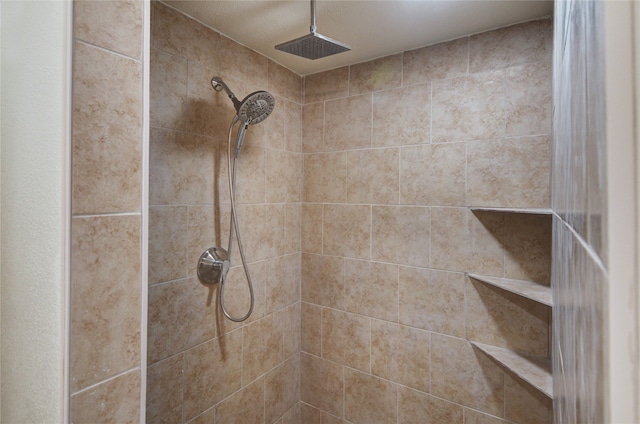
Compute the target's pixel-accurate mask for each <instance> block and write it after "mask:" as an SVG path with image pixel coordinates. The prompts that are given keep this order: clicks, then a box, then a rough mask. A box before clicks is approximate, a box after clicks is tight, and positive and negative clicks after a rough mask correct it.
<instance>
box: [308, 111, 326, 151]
mask: <svg viewBox="0 0 640 424" xmlns="http://www.w3.org/2000/svg"><path fill="white" fill-rule="evenodd" d="M324 150H325V148H324V102H319V103H312V104H307V105H304V106H303V107H302V151H303V152H304V153H316V152H322V151H324Z"/></svg>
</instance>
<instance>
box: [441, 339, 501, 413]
mask: <svg viewBox="0 0 640 424" xmlns="http://www.w3.org/2000/svg"><path fill="white" fill-rule="evenodd" d="M431 361H432V362H431V369H432V372H431V393H432V394H433V395H435V396H438V397H440V398H443V399H447V400H451V401H453V402H456V403H458V404H462V405H465V406H469V407H471V408H474V409H478V410H480V411H483V412H487V413H490V414H493V415H497V416H503V414H504V382H503V379H504V376H503V374H504V373H503V371H502V369H501V368H500V367H499V366H498V365H496V364H495V363H494V362H493V361H492V360H491V359H489V358H488V357H487V356H486V355H485V354H484V353H482V352H480V351H478V350H476V349H474V348H473V347H472V346H471V344H470V343H469V342H468V341H467V340H462V339H458V338H453V337H448V336H443V335H440V334H433V335H432V337H431Z"/></svg>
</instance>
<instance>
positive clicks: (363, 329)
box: [322, 308, 371, 372]
mask: <svg viewBox="0 0 640 424" xmlns="http://www.w3.org/2000/svg"><path fill="white" fill-rule="evenodd" d="M370 352H371V320H370V319H369V318H365V317H362V316H359V315H355V314H350V313H347V312H342V311H336V310H333V309H329V308H324V309H323V310H322V357H323V358H324V359H328V360H330V361H333V362H337V363H339V364H342V365H346V366H348V367H351V368H356V369H359V370H362V371H366V372H369V370H370V369H371V355H370Z"/></svg>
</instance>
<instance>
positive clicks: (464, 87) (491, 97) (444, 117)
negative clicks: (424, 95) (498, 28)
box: [431, 71, 506, 143]
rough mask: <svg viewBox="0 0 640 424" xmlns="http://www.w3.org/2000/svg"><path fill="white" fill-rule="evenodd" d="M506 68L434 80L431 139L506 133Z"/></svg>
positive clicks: (435, 141)
mask: <svg viewBox="0 0 640 424" xmlns="http://www.w3.org/2000/svg"><path fill="white" fill-rule="evenodd" d="M504 90H505V72H504V71H491V72H484V73H481V74H471V75H469V76H468V77H458V78H452V79H450V80H444V81H437V82H434V83H433V94H432V96H433V97H432V102H433V110H432V119H433V127H432V129H431V134H432V141H433V142H434V143H443V142H449V141H469V140H479V139H486V138H495V137H501V136H504V134H505V122H506V117H505V108H504Z"/></svg>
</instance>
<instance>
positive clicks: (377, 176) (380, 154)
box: [347, 149, 399, 204]
mask: <svg viewBox="0 0 640 424" xmlns="http://www.w3.org/2000/svg"><path fill="white" fill-rule="evenodd" d="M398 150H399V149H367V150H355V151H350V152H347V202H349V203H375V204H397V203H398V179H399V176H398V174H399V169H398V167H399V160H398V156H399V151H398Z"/></svg>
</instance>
